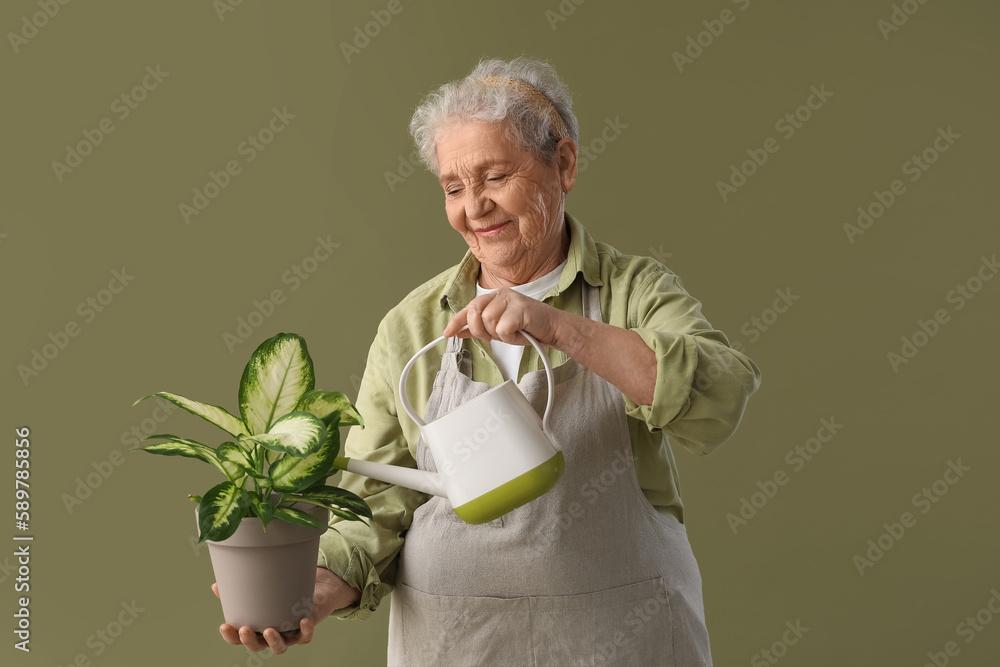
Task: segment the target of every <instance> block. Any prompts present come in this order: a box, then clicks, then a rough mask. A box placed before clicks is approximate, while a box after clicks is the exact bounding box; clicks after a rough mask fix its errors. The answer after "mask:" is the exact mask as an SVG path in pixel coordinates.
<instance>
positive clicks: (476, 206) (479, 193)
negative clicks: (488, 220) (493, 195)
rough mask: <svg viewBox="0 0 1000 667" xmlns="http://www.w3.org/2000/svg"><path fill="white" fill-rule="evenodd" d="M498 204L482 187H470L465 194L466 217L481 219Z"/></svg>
mask: <svg viewBox="0 0 1000 667" xmlns="http://www.w3.org/2000/svg"><path fill="white" fill-rule="evenodd" d="M495 206H496V204H495V203H494V202H493V200H492V199H490V196H489V194H487V193H486V192H485V191H484V190H483V189H482V188H469V189H468V190H466V195H465V217H467V218H468V219H470V220H481V219H482V218H484V217H486V215H487V214H488V213H489V212H490V211H492V210H493V209H494V207H495Z"/></svg>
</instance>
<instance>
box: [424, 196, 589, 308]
mask: <svg viewBox="0 0 1000 667" xmlns="http://www.w3.org/2000/svg"><path fill="white" fill-rule="evenodd" d="M565 216H566V227H567V228H568V229H569V252H568V253H567V257H566V259H567V261H566V266H565V267H564V268H563V272H562V275H561V276H560V277H559V284H558V285H557V286H556V288H555V290H554V291H553V292H552V293H551V294H550V296H555V295H557V294H561V293H562V292H564V291H566V290H567V289H569V288H570V286H571V285H572V284H573V283H574V282H576V276H577V274H578V273H582V274H583V279H584V280H586V281H587V282H588V283H590V284H591V285H593V286H594V287H600V286H601V285H603V284H604V281H603V280H601V270H600V260H599V258H598V256H597V245H596V244H595V243H594V239H592V238H591V236H590V234H588V233H587V230H586V229H584V227H583V224H581V223H580V221H579V220H577V219H576V218H574V217H573V216H572V215H570V214H569V213H566V214H565ZM478 278H479V260H478V259H476V256H475V255H473V254H472V251H471V250H468V251H466V253H465V257H463V258H462V261H461V263H459V265H458V270H457V271H456V272H455V277H454V278H452V280H451V282H449V283H448V284H447V285H446V287H445V293H444V296H442V297H441V309H442V310H448V309H450V310H451V311H452V312H456V313H457V312H458V311H460V310H461V309H463V308H465V307H466V306H467V305H469V302H470V301H472V299H473V298H475V296H476V280H477V279H478Z"/></svg>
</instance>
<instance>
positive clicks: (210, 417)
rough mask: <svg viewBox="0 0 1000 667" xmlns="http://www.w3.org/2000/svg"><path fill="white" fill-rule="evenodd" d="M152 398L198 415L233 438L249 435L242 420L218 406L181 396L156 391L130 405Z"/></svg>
mask: <svg viewBox="0 0 1000 667" xmlns="http://www.w3.org/2000/svg"><path fill="white" fill-rule="evenodd" d="M152 396H159V397H160V398H164V399H166V400H168V401H170V402H171V403H173V404H174V405H176V406H178V407H181V408H184V409H185V410H187V411H188V412H190V413H191V414H193V415H198V416H199V417H201V418H202V419H204V420H205V421H208V422H211V423H212V424H215V425H216V426H218V427H219V428H221V429H222V430H223V431H226V432H227V433H229V434H230V435H232V436H233V437H234V438H235V437H238V436H239V435H240V434H241V433H249V431H247V426H246V424H244V423H243V420H241V419H237V418H236V417H234V416H233V415H231V414H229V413H228V412H227V411H226V410H224V409H223V408H220V407H219V406H218V405H210V404H208V403H199V402H198V401H192V400H191V399H189V398H184V397H183V396H178V395H177V394H171V393H169V392H166V391H158V392H156V393H155V394H150V395H149V396H143V397H142V398H140V399H139V400H138V401H136V402H135V403H133V404H132V405H137V404H139V403H141V402H143V401H145V400H146V399H147V398H150V397H152Z"/></svg>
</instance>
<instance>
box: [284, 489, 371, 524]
mask: <svg viewBox="0 0 1000 667" xmlns="http://www.w3.org/2000/svg"><path fill="white" fill-rule="evenodd" d="M293 499H294V500H302V501H305V502H310V501H312V502H314V503H315V504H322V505H323V506H329V505H334V506H336V507H342V508H344V509H346V510H350V511H351V512H354V513H355V514H359V515H361V516H366V517H368V518H371V516H372V511H371V508H370V507H368V503H366V502H365V501H364V500H362V499H361V497H360V496H358V495H357V494H355V493H352V492H350V491H348V490H347V489H341V488H339V487H336V486H325V485H317V486H312V487H309V488H307V489H305V490H304V491H300V492H299V493H297V494H295V495H293V496H285V500H293Z"/></svg>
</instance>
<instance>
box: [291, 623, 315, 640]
mask: <svg viewBox="0 0 1000 667" xmlns="http://www.w3.org/2000/svg"><path fill="white" fill-rule="evenodd" d="M315 629H316V624H315V623H313V622H312V619H310V618H303V619H302V620H301V621H299V634H298V636H297V637H296V639H297V640H298V641H297V642H295V643H297V644H308V643H309V642H311V641H312V638H313V631H314V630H315Z"/></svg>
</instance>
